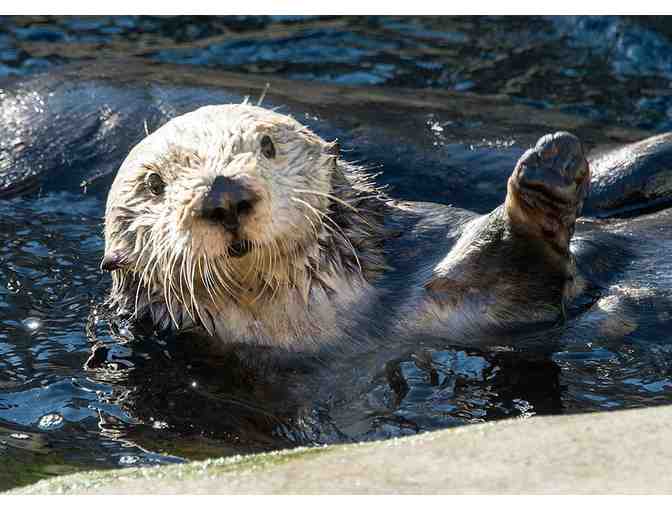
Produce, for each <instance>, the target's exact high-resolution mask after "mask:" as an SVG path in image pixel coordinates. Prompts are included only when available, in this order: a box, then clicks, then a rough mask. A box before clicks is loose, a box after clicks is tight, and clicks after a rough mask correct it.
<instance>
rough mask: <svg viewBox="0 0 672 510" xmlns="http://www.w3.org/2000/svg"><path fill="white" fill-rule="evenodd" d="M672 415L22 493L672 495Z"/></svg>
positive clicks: (69, 482)
mask: <svg viewBox="0 0 672 510" xmlns="http://www.w3.org/2000/svg"><path fill="white" fill-rule="evenodd" d="M671 422H672V406H661V407H653V408H646V409H638V410H628V411H612V412H603V413H592V414H581V415H571V416H550V417H533V418H530V419H525V420H520V419H517V420H506V421H500V422H489V423H484V424H479V425H469V426H465V427H457V428H454V429H448V430H442V431H437V432H430V433H424V434H418V435H416V436H410V437H405V438H402V439H392V440H386V441H378V442H372V443H361V444H354V445H339V446H331V447H325V448H299V449H296V450H288V451H283V452H275V453H264V454H257V455H250V456H244V457H230V458H226V459H214V460H208V461H204V462H194V463H192V464H185V465H177V466H166V467H156V468H138V469H125V470H120V471H112V472H110V471H107V472H92V473H79V474H76V475H70V476H65V477H56V478H52V479H49V480H44V481H41V482H38V483H37V484H34V485H32V486H29V487H25V488H22V489H17V490H14V491H13V492H12V493H13V494H56V493H71V494H80V493H93V494H144V493H152V494H338V493H341V494H343V493H346V494H366V493H372V494H397V493H404V494H409V493H410V494H648V493H657V494H661V493H664V494H667V493H672V471H671V470H669V469H667V467H668V466H670V465H672V428H671V427H670V425H669V424H670V423H671Z"/></svg>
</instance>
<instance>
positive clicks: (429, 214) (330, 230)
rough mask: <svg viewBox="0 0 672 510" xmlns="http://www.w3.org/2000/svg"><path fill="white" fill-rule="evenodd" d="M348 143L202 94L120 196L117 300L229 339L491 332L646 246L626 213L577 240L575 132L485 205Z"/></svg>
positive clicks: (586, 174)
mask: <svg viewBox="0 0 672 510" xmlns="http://www.w3.org/2000/svg"><path fill="white" fill-rule="evenodd" d="M336 147H337V146H336V144H335V143H333V142H332V143H328V142H326V141H325V140H323V139H322V138H320V137H319V136H317V135H316V134H315V133H313V132H312V131H311V130H310V129H308V128H307V127H305V126H304V125H302V124H301V123H299V122H297V121H296V120H294V119H293V118H291V117H289V116H286V115H281V114H279V113H276V112H273V111H269V110H266V109H263V108H260V107H256V106H250V105H247V104H237V105H222V106H208V107H203V108H200V109H198V110H196V111H194V112H191V113H188V114H185V115H182V116H180V117H177V118H175V119H173V120H171V121H169V122H168V123H166V124H165V125H164V126H162V127H161V128H159V129H158V130H157V131H155V132H154V133H152V134H151V135H149V136H147V137H146V138H145V139H144V140H143V141H142V142H140V143H139V144H138V145H136V146H135V147H134V148H133V150H131V152H130V153H129V155H128V157H127V158H126V160H125V161H124V163H123V164H122V166H121V168H120V170H119V172H118V174H117V176H116V178H115V181H114V184H113V186H112V189H111V191H110V194H109V197H108V201H107V210H106V219H105V241H106V250H105V257H104V260H103V264H102V266H103V268H107V269H111V270H112V271H113V272H112V275H113V288H112V292H111V296H110V303H111V304H112V305H113V306H114V307H116V308H118V309H119V310H120V311H123V312H126V313H129V314H132V315H133V316H134V317H135V318H136V319H138V320H144V319H146V320H150V321H151V322H152V324H153V325H154V327H155V328H156V329H157V330H172V331H177V332H181V331H194V330H196V331H200V332H201V333H203V335H205V336H208V337H210V338H212V339H213V340H215V341H216V342H217V343H220V344H225V345H233V344H240V343H242V344H252V345H264V346H273V347H280V348H282V349H286V350H290V351H294V350H296V351H314V350H320V349H323V348H328V347H333V346H335V345H336V346H341V347H342V346H343V345H344V344H348V343H358V342H361V341H362V340H363V339H374V338H375V339H378V340H381V341H384V339H386V338H389V337H390V336H394V337H395V338H406V339H412V338H419V337H422V338H428V337H438V338H444V339H447V340H449V341H450V342H452V343H455V344H466V345H475V346H479V345H486V344H488V343H500V342H502V338H503V336H506V335H507V334H508V333H510V332H516V331H524V330H526V328H527V329H528V330H529V329H532V330H535V329H539V327H540V325H544V324H545V325H549V327H550V328H551V329H553V327H552V326H553V325H556V324H559V323H561V322H562V321H564V320H565V319H566V318H567V314H568V313H570V314H571V313H572V310H575V309H577V307H580V306H582V305H581V303H583V302H585V300H586V296H587V295H591V296H592V295H594V293H593V294H591V292H593V290H594V289H596V288H604V285H605V282H606V281H607V280H608V279H609V278H608V277H605V273H609V274H612V275H613V274H617V273H618V271H619V270H620V269H619V267H620V265H622V264H623V265H627V261H626V260H625V259H624V258H623V257H616V258H609V250H610V249H611V250H613V251H614V252H618V253H619V254H626V255H624V257H627V254H632V253H634V252H635V251H637V247H629V246H627V243H626V242H624V239H623V236H621V235H618V234H616V233H612V232H611V231H610V229H611V227H612V224H610V223H606V224H598V223H596V222H586V223H585V224H583V223H579V230H580V232H581V234H580V235H579V236H577V238H576V239H575V240H574V241H573V237H574V233H575V228H576V226H577V218H578V217H579V215H580V214H581V210H582V207H583V203H584V199H585V198H586V195H587V193H588V191H589V188H590V183H591V176H590V167H589V164H588V161H587V160H586V156H585V155H584V151H583V147H582V145H581V142H580V141H579V140H578V138H576V137H575V136H573V135H571V134H569V133H565V132H559V133H556V134H554V135H546V136H544V137H542V138H541V139H540V140H539V141H538V143H537V144H536V146H535V147H534V148H532V149H530V150H528V151H527V152H525V153H524V154H523V155H522V156H521V157H520V159H519V160H518V162H517V164H516V166H515V168H514V169H513V172H512V173H511V174H510V177H509V179H508V187H507V192H506V198H505V201H504V203H503V204H502V205H501V206H499V207H497V208H495V209H494V210H493V211H492V212H491V213H489V214H484V215H479V214H476V213H472V212H470V211H466V210H463V209H458V208H453V207H450V206H444V205H440V204H428V203H412V202H400V201H395V200H393V199H391V198H389V197H388V196H386V195H385V194H383V193H382V192H380V191H379V190H378V189H376V188H375V187H374V186H373V185H372V183H371V179H370V178H369V177H368V175H367V173H366V171H365V170H364V169H363V168H360V167H358V166H356V165H353V164H351V163H348V162H347V161H345V160H344V159H343V158H342V157H340V156H339V155H338V151H337V149H336ZM602 159H603V160H604V158H602ZM600 171H601V172H602V173H604V174H605V175H609V174H608V172H606V171H605V170H604V168H600ZM595 236H597V237H598V238H599V241H595V240H594V238H595ZM581 241H584V242H581ZM595 242H598V243H601V244H602V247H603V248H604V249H606V250H607V251H606V252H600V251H599V250H597V251H596V250H592V249H591V247H593V246H594V245H595ZM598 259H599V260H598ZM598 266H599V269H598ZM617 266H618V267H617ZM568 310H569V312H568ZM598 322H599V321H598ZM530 327H531V328H530ZM565 329H566V328H565ZM557 330H558V328H555V331H557Z"/></svg>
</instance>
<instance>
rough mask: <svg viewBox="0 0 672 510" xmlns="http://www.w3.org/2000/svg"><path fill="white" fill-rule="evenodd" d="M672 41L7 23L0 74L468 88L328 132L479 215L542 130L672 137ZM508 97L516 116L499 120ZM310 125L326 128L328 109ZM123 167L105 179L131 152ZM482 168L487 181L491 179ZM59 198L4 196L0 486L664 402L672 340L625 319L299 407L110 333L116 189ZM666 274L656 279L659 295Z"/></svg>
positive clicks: (169, 348)
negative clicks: (547, 351) (102, 73)
mask: <svg viewBox="0 0 672 510" xmlns="http://www.w3.org/2000/svg"><path fill="white" fill-rule="evenodd" d="M671 33H672V28H671V27H670V26H668V24H666V23H662V22H660V21H659V20H651V19H634V18H616V17H604V18H602V17H598V18H580V19H574V18H571V19H570V18H555V19H542V18H370V17H369V18H367V17H364V18H362V17H356V18H355V17H353V18H334V17H317V18H301V17H290V18H286V17H270V18H260V17H231V18H185V19H179V20H177V19H173V18H137V17H118V18H113V17H111V18H32V17H23V18H5V19H3V20H1V21H0V75H5V76H7V77H8V78H11V77H12V76H18V77H21V76H24V77H30V76H31V75H33V74H35V73H37V72H41V71H45V70H50V69H57V67H58V66H60V65H61V64H66V63H72V62H79V61H86V60H90V59H92V58H94V56H95V58H97V59H106V60H109V59H113V58H121V57H128V56H136V57H143V58H146V59H149V61H159V62H170V63H178V64H185V65H190V66H197V67H207V68H212V69H216V70H222V71H236V72H241V73H254V74H258V75H262V76H265V77H266V78H268V79H269V80H273V79H275V78H278V77H284V78H289V79H300V80H312V81H313V82H314V87H315V89H316V90H320V88H319V87H320V86H321V85H320V84H321V83H331V84H345V85H351V86H357V87H368V86H372V85H374V86H379V87H383V90H386V91H394V92H395V93H396V92H397V91H398V92H399V94H401V95H403V94H404V90H405V89H424V90H425V91H454V92H458V93H460V94H457V95H453V96H450V98H449V99H447V101H448V100H449V101H451V102H452V104H451V105H447V106H446V108H451V107H452V108H454V110H452V111H454V112H462V113H460V114H459V115H458V114H457V113H452V114H450V115H448V114H446V113H445V112H446V111H448V110H440V108H438V105H437V108H436V110H435V111H425V112H423V113H422V114H418V115H417V117H412V116H408V115H405V114H404V111H402V110H401V109H400V110H399V112H400V113H398V116H397V117H395V116H394V114H395V107H394V105H392V106H389V107H388V108H387V109H386V110H385V111H373V110H372V109H371V107H370V106H368V107H367V106H366V103H362V104H363V106H361V108H358V109H357V110H356V111H354V112H351V114H350V117H347V118H346V117H345V116H344V117H343V119H337V120H334V124H333V126H335V127H333V126H332V127H328V126H327V127H324V129H325V130H326V132H328V133H329V134H331V135H334V136H336V135H337V136H339V137H342V139H343V141H344V146H345V147H346V148H348V147H349V148H350V150H351V152H349V153H347V157H349V158H352V159H360V160H362V161H364V162H365V163H367V164H370V165H375V164H378V163H384V169H385V174H384V175H383V176H381V177H379V181H380V182H381V183H384V184H390V185H392V186H393V193H392V194H394V195H395V196H401V197H403V198H409V199H422V200H436V201H440V202H446V201H455V200H457V201H458V202H459V201H460V200H461V202H459V203H458V205H463V206H467V207H470V208H473V209H476V210H482V211H485V210H488V209H489V208H490V207H492V205H494V204H496V203H497V200H499V198H500V197H501V193H502V192H503V185H504V182H505V178H506V175H507V174H508V172H509V171H510V168H511V165H512V164H513V161H515V159H516V158H517V156H518V155H519V154H520V153H521V151H522V150H523V149H524V148H525V146H527V145H529V143H531V142H532V141H533V140H534V138H536V137H537V136H539V135H541V134H543V132H545V131H543V132H540V130H551V129H555V128H556V127H557V128H563V127H565V126H564V125H562V123H563V122H569V121H568V120H567V119H574V120H572V122H574V121H576V122H577V123H578V124H577V125H578V126H579V127H578V129H579V130H580V131H581V132H582V136H583V137H584V138H586V139H587V140H588V141H589V143H592V144H600V143H607V142H610V141H617V139H618V138H614V137H617V135H614V134H613V129H612V128H613V127H614V126H617V127H619V129H622V130H623V131H622V132H623V133H625V134H622V135H618V136H621V139H627V138H628V137H629V138H630V139H635V138H638V137H639V138H641V137H644V136H646V135H648V134H652V133H655V132H663V131H666V130H670V129H672V92H671V90H672V89H671V88H670V84H671V81H672V61H671V60H670V55H672V42H670V39H669V37H670V34H671ZM190 69H193V67H190ZM0 88H2V86H1V85H0ZM166 90H168V89H166ZM361 90H362V91H364V92H363V93H365V94H374V93H373V92H370V90H372V89H367V88H363V89H361ZM165 92H166V91H165V90H163V91H162V93H165ZM189 94H192V96H190V97H196V96H197V95H198V92H193V91H192V92H189ZM208 94H211V95H209V96H207V98H209V99H210V100H211V101H212V98H213V97H217V98H218V97H219V96H217V95H216V94H217V93H216V92H212V93H208ZM410 95H411V96H412V97H414V98H416V97H419V96H421V95H422V94H421V93H416V92H413V93H411V94H410ZM204 97H205V96H204ZM394 97H402V96H394ZM428 97H435V96H428ZM502 98H504V99H506V100H509V99H510V100H512V101H513V103H512V104H513V106H507V107H506V108H504V107H502V108H500V107H498V106H497V105H498V104H500V103H499V101H500V100H502ZM173 99H174V98H173ZM204 100H205V99H204ZM220 100H223V99H220ZM306 101H307V100H306ZM489 101H492V102H493V103H492V104H494V105H495V106H494V107H493V108H495V109H494V110H493V111H496V112H497V114H498V115H499V116H498V117H497V118H496V120H495V121H494V122H492V123H489V122H488V115H490V114H488V113H487V112H486V113H483V112H480V113H477V112H470V111H468V109H469V108H475V107H474V106H473V105H475V104H479V105H480V104H484V105H487V104H491V103H489ZM196 102H198V101H196ZM166 104H167V102H166ZM185 104H186V103H185ZM306 104H309V103H306ZM502 104H504V103H502ZM507 104H509V103H507ZM315 108H316V110H317V109H318V108H317V107H315ZM400 108H401V107H400ZM404 108H405V107H404ZM441 111H443V112H444V113H441ZM484 111H485V110H484ZM558 111H559V112H562V113H566V114H567V115H568V116H567V117H557V116H556V113H557V112H558ZM521 112H523V113H521ZM530 112H531V113H530ZM535 112H538V113H535ZM306 114H307V115H306V117H305V119H302V120H304V121H306V122H311V123H313V124H314V125H316V126H318V127H319V126H321V125H322V124H321V122H322V120H321V119H322V117H320V115H319V112H312V113H311V112H306ZM166 115H170V112H168V113H166ZM343 115H345V114H343ZM353 119H354V120H353ZM357 119H360V120H359V125H358V120H357ZM539 119H546V120H539ZM557 119H560V120H557ZM577 119H578V120H577ZM339 122H341V124H339ZM372 122H373V124H372ZM405 123H406V124H405ZM558 123H559V125H558ZM137 124H138V130H141V129H142V128H141V127H140V124H141V123H139V122H138V123H137ZM386 124H387V125H386ZM366 125H374V126H377V127H376V129H374V130H373V131H371V132H369V131H366ZM388 125H389V126H388ZM339 126H341V127H339ZM343 126H345V127H343ZM539 126H543V127H539ZM339 129H340V131H339ZM395 129H396V131H395ZM411 129H412V130H413V131H414V133H412V135H411V134H409V131H410V130H411ZM330 130H331V131H330ZM383 130H384V131H383ZM610 130H611V131H610ZM139 134H140V135H141V133H140V132H139ZM129 136H130V135H129ZM130 140H131V138H129V141H128V142H127V143H130ZM396 141H399V142H398V143H397V142H396ZM407 142H408V143H407ZM406 143H407V144H406ZM354 149H356V150H354ZM111 154H112V156H110V161H109V164H110V165H112V166H115V165H117V164H118V163H119V161H118V159H119V157H120V154H117V153H115V152H111ZM73 164H74V163H73ZM77 164H79V163H77ZM85 164H89V163H87V160H86V159H82V163H81V165H82V166H83V165H85ZM106 164H107V163H106ZM447 175H448V176H447ZM490 175H491V176H492V181H493V182H496V183H499V184H498V185H497V186H492V185H490V184H488V185H487V186H483V182H484V181H482V180H479V179H481V178H483V176H490ZM450 176H456V177H455V179H456V180H455V181H451V180H450V178H451V177H450ZM458 177H459V179H458ZM470 179H471V180H470ZM73 180H74V179H73ZM465 182H466V183H467V184H468V186H466V187H465V186H464V183H465ZM451 183H452V184H451ZM500 184H501V185H500ZM479 186H481V187H480V188H479ZM66 188H67V187H65V186H63V187H61V188H59V187H58V186H57V185H56V184H53V185H51V187H49V188H48V189H46V190H43V193H42V195H41V196H39V197H33V198H30V199H12V200H9V201H7V200H6V201H0V458H1V459H2V462H3V464H4V466H5V468H4V469H3V470H0V489H4V488H9V487H13V486H17V485H21V484H25V483H30V482H32V481H35V480H37V479H40V478H43V477H46V476H52V475H55V474H62V473H68V472H73V471H78V470H83V469H91V468H109V469H115V468H121V467H127V466H138V465H153V464H161V463H172V462H182V461H184V460H188V459H199V458H205V457H207V456H215V455H218V456H221V455H231V454H236V453H247V452H256V451H264V450H268V449H274V448H281V447H287V446H291V445H294V444H313V443H324V442H336V441H352V440H364V439H377V438H383V437H397V436H400V435H406V434H415V433H418V432H421V431H426V430H433V429H437V428H443V427H449V426H456V425H463V424H467V423H475V422H480V421H484V420H491V419H499V418H505V417H529V416H533V415H535V414H556V413H570V412H589V411H597V410H611V409H621V408H628V407H641V406H648V405H656V404H663V403H671V402H672V376H671V374H672V356H671V354H672V337H671V336H670V334H669V333H668V332H667V330H663V329H661V330H657V331H649V330H646V329H645V328H644V329H642V328H640V329H639V330H638V329H637V327H636V326H635V325H633V324H630V323H628V322H627V320H625V319H624V322H623V324H620V325H619V328H620V329H618V333H617V334H611V333H610V332H608V331H605V332H603V334H600V335H596V336H595V338H593V339H591V341H590V342H588V343H585V342H584V343H581V344H575V345H570V346H567V347H566V348H565V349H562V350H560V351H558V352H554V353H553V354H552V355H551V356H550V357H546V358H543V359H538V360H529V359H523V358H520V357H517V356H515V355H512V354H509V353H488V354H484V353H481V352H478V351H469V350H463V349H453V348H450V347H449V346H447V345H446V346H435V345H431V346H426V347H425V348H420V347H418V348H416V349H411V350H409V351H408V352H397V353H395V354H394V355H393V356H392V355H391V356H390V357H389V358H388V359H385V360H383V361H381V360H380V359H379V358H376V359H372V360H370V362H369V361H367V360H359V365H360V367H361V368H362V369H361V371H359V372H357V373H354V372H353V373H352V374H348V375H347V377H349V378H351V379H350V382H353V384H351V385H348V384H346V385H345V386H346V391H345V392H340V393H339V392H334V393H333V394H332V395H330V396H329V398H327V399H326V400H324V401H320V402H317V403H315V405H314V406H312V407H309V408H301V409H297V408H294V407H292V406H293V405H294V404H295V402H294V401H293V400H292V399H291V398H289V397H288V396H287V395H286V394H285V393H284V392H283V388H284V385H283V383H284V382H287V383H288V384H289V382H290V381H284V380H282V379H281V380H279V381H278V380H273V381H258V380H247V379H246V373H245V372H244V371H240V368H236V366H237V365H236V360H231V359H226V358H223V359H203V358H201V357H199V351H198V349H195V348H194V349H190V348H189V347H187V346H184V345H175V344H174V343H171V341H170V340H169V339H152V340H153V341H144V342H143V341H142V340H143V339H144V340H147V338H146V335H145V334H144V333H142V332H138V331H135V330H134V329H133V328H132V327H127V325H125V324H117V323H115V322H113V321H110V320H108V319H107V317H106V315H105V310H104V309H103V307H101V306H100V303H101V302H102V300H103V299H104V296H105V292H106V290H107V288H108V286H109V283H110V281H109V276H107V275H105V274H102V273H101V272H100V271H99V270H98V265H99V262H100V257H101V254H102V249H103V240H102V235H101V230H102V229H101V222H102V211H103V208H104V198H105V184H101V185H100V187H99V189H94V190H93V191H89V193H87V194H86V195H84V194H82V193H81V192H80V191H79V190H77V187H76V186H75V187H74V188H73V187H72V186H71V187H70V188H67V189H66ZM469 190H471V191H469ZM476 191H479V193H480V194H478V195H476V193H475V192H476ZM460 193H461V194H462V195H461V196H460ZM488 193H489V194H488ZM486 196H487V197H489V198H487V199H485V198H483V199H481V198H482V197H486ZM474 197H476V198H474ZM658 270H659V271H661V273H660V275H659V276H658V277H657V278H658V279H657V284H658V285H660V286H661V287H664V288H669V285H667V280H666V278H669V276H666V274H663V273H664V271H665V268H664V267H662V266H660V267H659V268H658ZM637 303H639V304H638V306H640V308H638V310H639V312H640V313H643V314H644V313H653V312H655V313H657V314H658V315H661V314H663V315H664V314H668V313H670V310H668V309H667V307H666V306H667V305H665V304H664V303H662V302H659V301H656V300H653V301H646V299H644V298H642V299H641V300H640V301H637ZM92 352H93V353H94V354H93V356H92ZM87 360H88V363H87ZM85 365H86V366H87V367H88V368H85ZM302 370H305V371H306V372H310V370H312V368H311V367H298V368H295V369H293V372H292V374H294V375H292V380H291V383H292V384H295V383H296V380H297V377H295V376H296V374H297V373H298V374H299V375H300V374H301V373H302ZM300 379H301V378H300V377H298V380H300ZM355 382H356V384H355ZM348 389H351V392H350V393H348V391H347V390H348ZM296 416H298V417H299V418H296Z"/></svg>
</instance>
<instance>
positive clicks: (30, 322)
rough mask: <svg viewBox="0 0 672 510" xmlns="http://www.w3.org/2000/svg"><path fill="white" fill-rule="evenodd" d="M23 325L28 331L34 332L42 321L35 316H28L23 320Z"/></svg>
mask: <svg viewBox="0 0 672 510" xmlns="http://www.w3.org/2000/svg"><path fill="white" fill-rule="evenodd" d="M23 325H24V326H25V327H26V328H27V329H28V331H30V332H31V333H36V332H37V331H39V330H40V329H41V328H42V325H43V323H42V321H41V320H39V319H36V318H35V317H28V318H27V319H24V320H23Z"/></svg>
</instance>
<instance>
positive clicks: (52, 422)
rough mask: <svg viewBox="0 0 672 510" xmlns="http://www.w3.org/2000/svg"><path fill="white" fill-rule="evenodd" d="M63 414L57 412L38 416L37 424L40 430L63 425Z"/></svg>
mask: <svg viewBox="0 0 672 510" xmlns="http://www.w3.org/2000/svg"><path fill="white" fill-rule="evenodd" d="M63 421H64V420H63V416H61V415H60V414H58V413H53V414H47V415H45V416H43V417H42V418H40V421H39V423H38V424H37V426H38V427H39V428H41V429H42V430H55V429H58V428H61V427H62V426H63Z"/></svg>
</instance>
